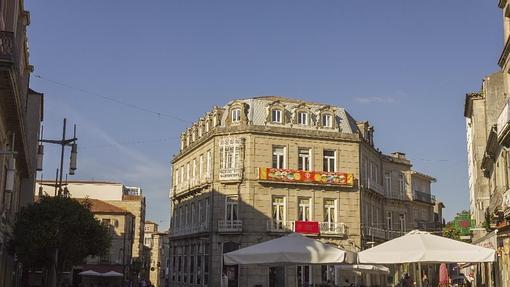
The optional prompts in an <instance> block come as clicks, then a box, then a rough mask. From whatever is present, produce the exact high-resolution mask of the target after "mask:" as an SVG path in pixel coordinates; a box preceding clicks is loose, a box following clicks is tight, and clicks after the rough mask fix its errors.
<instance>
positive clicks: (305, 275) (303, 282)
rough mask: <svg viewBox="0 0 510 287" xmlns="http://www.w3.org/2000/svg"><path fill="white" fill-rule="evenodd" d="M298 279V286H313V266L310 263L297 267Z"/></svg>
mask: <svg viewBox="0 0 510 287" xmlns="http://www.w3.org/2000/svg"><path fill="white" fill-rule="evenodd" d="M296 268H297V281H298V285H297V286H298V287H306V286H311V284H312V283H313V280H312V267H311V266H310V265H298V266H297V267H296Z"/></svg>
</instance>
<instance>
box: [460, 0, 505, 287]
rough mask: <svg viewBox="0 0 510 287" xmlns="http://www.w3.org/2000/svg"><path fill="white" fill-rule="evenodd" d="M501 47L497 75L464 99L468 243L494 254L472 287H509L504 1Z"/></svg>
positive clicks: (478, 268) (477, 272)
mask: <svg viewBox="0 0 510 287" xmlns="http://www.w3.org/2000/svg"><path fill="white" fill-rule="evenodd" d="M498 5H499V8H501V9H502V12H503V14H502V16H503V31H504V33H503V40H504V43H505V44H504V47H503V49H502V52H501V55H500V57H499V61H498V65H499V66H500V68H501V70H500V71H497V72H495V73H493V74H491V75H489V76H487V77H485V78H484V79H483V81H482V86H481V89H480V91H478V92H475V93H468V94H466V98H465V104H464V116H465V118H466V134H467V155H468V178H469V198H470V213H471V217H472V219H473V220H474V222H475V225H476V226H475V228H473V243H474V244H478V245H481V246H485V247H491V248H494V249H496V250H497V254H498V256H497V262H496V263H495V264H494V265H490V264H478V265H477V266H476V267H474V269H473V270H472V271H473V274H474V276H475V284H476V285H475V286H482V285H484V286H510V273H509V270H510V252H509V251H508V250H510V222H509V220H510V104H509V103H510V102H509V99H510V96H509V95H510V75H509V72H510V2H509V1H507V0H500V1H499V4H498Z"/></svg>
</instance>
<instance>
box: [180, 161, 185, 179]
mask: <svg viewBox="0 0 510 287" xmlns="http://www.w3.org/2000/svg"><path fill="white" fill-rule="evenodd" d="M184 181H185V179H184V165H183V166H181V180H179V182H180V183H183V182H184Z"/></svg>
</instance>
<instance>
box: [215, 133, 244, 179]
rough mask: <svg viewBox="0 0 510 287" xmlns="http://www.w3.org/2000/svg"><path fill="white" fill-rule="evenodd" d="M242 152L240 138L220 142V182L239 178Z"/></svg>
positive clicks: (229, 138) (224, 139)
mask: <svg viewBox="0 0 510 287" xmlns="http://www.w3.org/2000/svg"><path fill="white" fill-rule="evenodd" d="M242 151H243V139H242V138H239V137H225V138H222V139H221V140H220V174H219V176H220V180H222V179H234V178H238V177H240V173H239V169H241V167H242V164H243V162H242V156H241V155H242Z"/></svg>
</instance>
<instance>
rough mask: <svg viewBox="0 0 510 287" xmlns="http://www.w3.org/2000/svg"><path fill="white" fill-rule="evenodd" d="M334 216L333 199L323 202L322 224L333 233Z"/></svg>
mask: <svg viewBox="0 0 510 287" xmlns="http://www.w3.org/2000/svg"><path fill="white" fill-rule="evenodd" d="M335 215H336V204H335V200H334V199H325V200H324V222H325V223H326V225H327V229H328V231H333V230H334V228H335V221H336V220H335Z"/></svg>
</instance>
